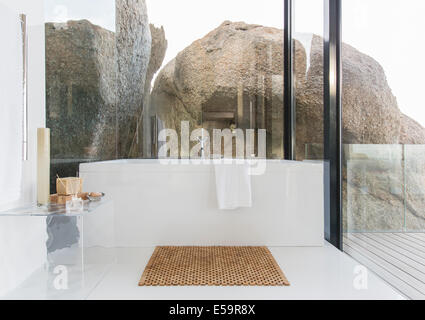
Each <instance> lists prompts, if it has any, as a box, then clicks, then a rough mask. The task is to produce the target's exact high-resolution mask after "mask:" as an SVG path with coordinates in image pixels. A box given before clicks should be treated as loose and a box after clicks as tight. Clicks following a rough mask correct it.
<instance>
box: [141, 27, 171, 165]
mask: <svg viewBox="0 0 425 320" xmlns="http://www.w3.org/2000/svg"><path fill="white" fill-rule="evenodd" d="M150 31H151V35H152V49H151V56H150V61H149V67H148V71H147V75H146V82H145V90H144V92H145V93H144V103H143V117H142V121H143V122H142V123H141V125H143V137H140V140H142V138H143V142H144V144H143V155H144V156H145V157H148V158H150V157H152V156H153V155H152V140H153V137H152V128H151V125H152V122H151V117H153V116H155V115H156V114H155V112H154V111H152V108H151V99H150V97H151V95H150V93H151V90H152V80H153V77H154V76H155V74H156V73H157V72H158V70H159V69H160V68H161V66H162V63H163V62H164V58H165V54H166V52H167V47H168V42H167V39H166V38H165V31H164V28H163V27H161V28H156V27H155V26H154V25H152V24H151V25H150Z"/></svg>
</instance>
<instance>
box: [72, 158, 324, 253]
mask: <svg viewBox="0 0 425 320" xmlns="http://www.w3.org/2000/svg"><path fill="white" fill-rule="evenodd" d="M80 176H81V177H82V178H83V179H84V189H85V190H87V191H103V192H105V193H106V195H107V197H110V198H111V199H112V200H113V203H114V206H111V207H113V208H114V210H115V230H116V243H117V246H118V247H143V246H157V245H235V246H243V245H266V246H322V245H323V242H324V201H323V190H324V189H323V164H322V163H310V162H289V161H274V160H267V168H266V172H265V173H264V174H263V175H259V176H252V180H251V181H252V198H253V206H252V208H242V209H237V210H234V211H221V210H219V209H218V205H217V199H216V188H215V171H214V165H213V164H201V165H199V164H198V165H196V164H182V163H181V162H180V161H178V160H175V161H172V162H171V163H170V164H168V165H163V164H161V163H160V161H159V160H118V161H106V162H95V163H85V164H81V165H80Z"/></svg>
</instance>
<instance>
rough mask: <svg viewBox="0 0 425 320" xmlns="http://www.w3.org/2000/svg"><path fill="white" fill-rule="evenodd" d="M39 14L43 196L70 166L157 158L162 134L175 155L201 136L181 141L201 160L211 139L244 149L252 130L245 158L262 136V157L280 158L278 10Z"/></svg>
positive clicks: (49, 1)
mask: <svg viewBox="0 0 425 320" xmlns="http://www.w3.org/2000/svg"><path fill="white" fill-rule="evenodd" d="M164 8H167V10H164ZM45 11H46V12H45V16H46V25H45V28H46V88H47V89H46V90H47V92H46V93H47V94H46V96H47V114H46V116H47V126H48V127H49V128H51V130H52V151H51V153H52V154H51V159H52V170H51V173H52V184H53V182H54V179H55V176H56V174H59V175H60V176H74V175H75V174H76V172H77V170H78V164H79V163H81V162H88V161H99V160H113V159H128V158H157V157H158V152H159V149H160V147H161V141H158V134H159V132H161V131H162V130H163V129H172V130H175V131H176V132H177V134H178V137H179V147H180V148H179V149H181V146H182V144H184V142H185V141H184V138H185V137H186V135H187V134H189V133H192V132H193V131H194V130H196V129H201V128H204V129H205V131H204V132H201V135H200V136H196V135H194V136H192V137H191V136H189V138H188V139H190V140H191V141H190V143H189V146H190V147H193V146H195V145H196V144H199V143H201V144H202V148H200V150H199V154H200V153H201V152H202V153H203V155H204V156H205V155H207V154H208V152H207V151H208V150H205V148H206V146H205V145H204V142H206V141H204V140H205V139H206V137H205V136H208V135H209V136H210V137H209V138H210V139H211V140H212V139H213V136H214V129H217V130H224V129H230V132H231V134H232V136H236V135H238V134H240V132H243V134H244V136H243V137H244V138H246V140H248V137H247V136H246V132H247V131H246V130H248V129H253V130H254V131H255V137H254V141H255V146H254V148H253V150H252V154H249V155H247V154H244V156H252V155H253V154H255V155H257V156H258V155H259V148H258V143H259V142H258V141H262V140H261V139H262V135H260V134H259V132H260V131H261V130H263V131H264V132H265V136H266V138H267V139H266V140H265V141H264V143H265V144H266V148H265V153H266V154H265V155H264V156H266V157H267V158H270V159H282V158H283V156H284V150H283V31H282V30H283V14H284V12H283V1H273V2H268V3H267V4H261V3H260V2H258V1H254V0H250V1H246V0H236V1H231V3H229V2H228V1H224V0H219V1H214V2H211V1H210V2H206V1H204V2H202V4H200V2H199V1H195V0H184V1H179V2H178V3H177V2H176V1H172V0H147V1H143V0H138V1H132V2H127V1H121V0H117V1H115V0H91V1H83V0H45ZM175 12H179V14H178V15H175ZM195 26H196V27H195ZM300 50H301V49H300ZM304 59H305V58H304ZM304 71H305V70H304ZM207 138H208V137H207ZM232 141H233V142H232V146H233V147H234V148H233V153H232V155H233V156H236V152H235V149H236V146H235V144H236V142H235V141H236V140H235V139H233V140H232ZM210 148H211V150H210V152H209V154H212V152H213V150H212V149H213V143H212V142H211V144H210ZM244 150H245V148H244ZM220 153H221V155H224V146H223V150H221V151H220ZM197 155H198V154H192V156H197ZM178 156H181V157H187V156H190V154H189V155H188V154H186V152H183V154H182V152H179V154H178Z"/></svg>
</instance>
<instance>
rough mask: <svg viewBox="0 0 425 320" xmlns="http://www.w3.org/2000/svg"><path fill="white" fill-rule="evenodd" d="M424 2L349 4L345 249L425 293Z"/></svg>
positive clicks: (412, 293)
mask: <svg viewBox="0 0 425 320" xmlns="http://www.w3.org/2000/svg"><path fill="white" fill-rule="evenodd" d="M424 12H425V3H424V2H423V1H416V0H407V1H396V0H373V1H370V0H345V1H343V16H342V21H343V32H342V34H343V47H342V62H343V144H344V161H343V207H344V209H343V229H344V249H345V251H346V252H347V253H349V254H351V255H352V256H354V257H355V258H356V259H357V260H359V261H360V262H362V263H364V264H365V265H367V266H368V267H369V268H371V269H372V270H373V271H375V272H377V273H378V274H380V275H381V276H382V277H383V278H384V279H386V280H387V281H388V282H390V283H391V284H393V285H394V286H395V287H397V288H398V289H399V290H401V291H402V292H403V293H404V294H405V295H407V296H408V297H410V298H421V299H423V298H424V297H425V290H424V287H423V284H424V283H425V282H424V281H425V264H424V260H423V253H424V252H425V236H424V233H423V232H424V231H425V175H424V172H425V171H424V170H425V162H424V157H425V128H424V126H425V112H424V107H423V104H424V102H423V99H422V86H423V85H422V79H421V75H422V74H423V73H424V72H425V63H424V60H423V58H422V55H423V50H424V48H425V45H424V43H423V41H422V38H423V30H424V29H425V21H424V19H423V14H424Z"/></svg>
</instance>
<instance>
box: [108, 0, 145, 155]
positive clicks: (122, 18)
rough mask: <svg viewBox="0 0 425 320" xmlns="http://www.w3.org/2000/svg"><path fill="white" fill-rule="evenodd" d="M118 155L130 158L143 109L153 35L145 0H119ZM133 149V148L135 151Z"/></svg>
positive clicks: (117, 43)
mask: <svg viewBox="0 0 425 320" xmlns="http://www.w3.org/2000/svg"><path fill="white" fill-rule="evenodd" d="M115 12H116V18H115V19H116V34H115V45H116V61H117V90H118V95H117V113H116V114H117V126H118V128H117V133H118V141H117V145H116V148H117V157H118V158H128V157H130V149H131V148H132V146H133V142H134V141H136V140H137V135H138V134H139V132H138V121H139V119H140V118H141V116H142V112H143V101H144V95H145V83H146V78H147V73H148V68H149V61H150V57H151V48H152V35H151V29H150V26H149V20H148V15H147V8H146V2H145V0H137V1H134V0H116V1H115ZM133 152H134V151H133Z"/></svg>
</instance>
